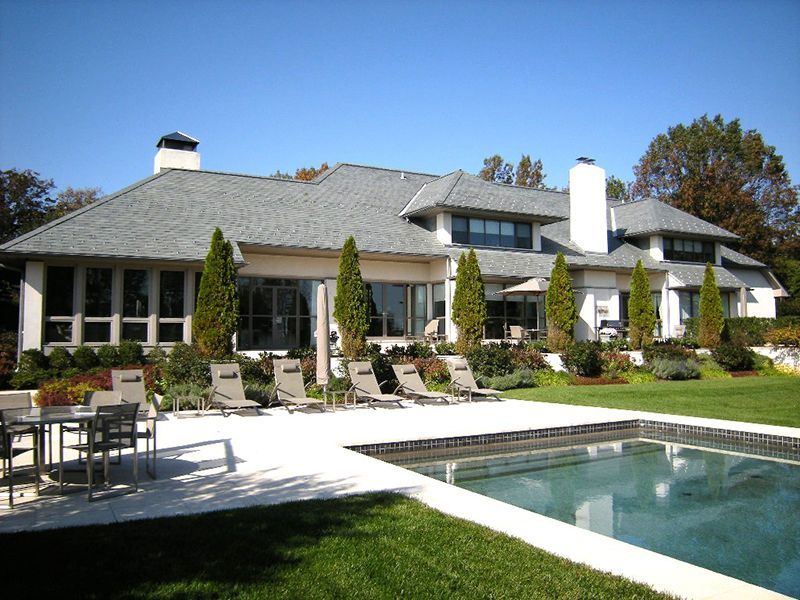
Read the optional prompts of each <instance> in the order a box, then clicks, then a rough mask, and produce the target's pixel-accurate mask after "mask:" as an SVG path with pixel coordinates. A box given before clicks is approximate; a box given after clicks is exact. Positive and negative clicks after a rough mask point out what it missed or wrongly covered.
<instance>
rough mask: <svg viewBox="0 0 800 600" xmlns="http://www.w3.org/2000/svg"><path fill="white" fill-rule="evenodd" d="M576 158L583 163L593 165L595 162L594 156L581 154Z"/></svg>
mask: <svg viewBox="0 0 800 600" xmlns="http://www.w3.org/2000/svg"><path fill="white" fill-rule="evenodd" d="M575 160H577V161H578V162H579V163H581V164H582V165H593V164H594V159H593V158H589V157H588V156H579V157H578V158H576V159H575Z"/></svg>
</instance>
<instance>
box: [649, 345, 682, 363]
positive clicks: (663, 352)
mask: <svg viewBox="0 0 800 600" xmlns="http://www.w3.org/2000/svg"><path fill="white" fill-rule="evenodd" d="M694 356H695V353H694V352H693V351H692V350H689V349H687V348H684V347H683V346H681V345H680V344H674V343H671V342H656V343H654V344H650V345H649V346H646V347H645V348H644V350H642V358H643V359H644V362H645V363H646V364H651V363H652V362H653V361H654V360H655V359H657V358H670V359H675V360H681V359H687V358H693V357H694Z"/></svg>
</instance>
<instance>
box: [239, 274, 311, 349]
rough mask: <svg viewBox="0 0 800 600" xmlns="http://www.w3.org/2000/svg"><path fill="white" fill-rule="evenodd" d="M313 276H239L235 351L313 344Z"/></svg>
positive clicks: (289, 347) (288, 347)
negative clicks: (286, 277)
mask: <svg viewBox="0 0 800 600" xmlns="http://www.w3.org/2000/svg"><path fill="white" fill-rule="evenodd" d="M321 283H322V282H321V281H318V280H315V279H267V278H264V277H239V279H238V283H237V287H238V290H239V330H238V344H237V347H238V349H239V350H288V349H291V348H299V347H305V346H314V345H316V339H315V338H314V335H313V332H314V331H315V330H316V328H317V288H318V287H319V285H320V284H321Z"/></svg>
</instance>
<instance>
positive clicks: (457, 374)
mask: <svg viewBox="0 0 800 600" xmlns="http://www.w3.org/2000/svg"><path fill="white" fill-rule="evenodd" d="M447 370H448V371H449V372H450V379H451V380H452V381H451V382H450V385H451V386H452V387H453V389H454V390H455V391H456V392H458V395H459V397H460V396H461V393H462V392H466V393H467V398H468V399H469V401H470V402H472V397H473V396H478V397H480V398H494V399H495V400H500V398H498V397H497V394H501V393H502V392H500V391H499V390H493V389H491V388H482V387H480V386H479V385H478V382H477V381H475V376H474V375H473V374H472V369H470V368H469V365H468V364H467V361H466V360H463V359H461V360H451V361H449V362H448V363H447Z"/></svg>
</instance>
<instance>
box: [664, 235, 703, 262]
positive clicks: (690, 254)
mask: <svg viewBox="0 0 800 600" xmlns="http://www.w3.org/2000/svg"><path fill="white" fill-rule="evenodd" d="M676 242H680V246H681V249H680V250H677V249H676V248H675V246H676V245H677V244H676ZM687 242H691V243H692V246H694V245H695V244H700V252H696V251H695V250H694V248H693V249H692V251H688V250H685V249H684V246H685V244H686V243H687ZM661 248H662V252H663V253H664V260H665V261H670V262H688V263H697V264H705V263H707V262H710V263H711V264H712V265H713V264H716V260H717V256H716V244H715V243H714V242H713V241H708V240H698V239H693V238H680V237H673V236H664V237H663V240H662V246H661Z"/></svg>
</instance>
